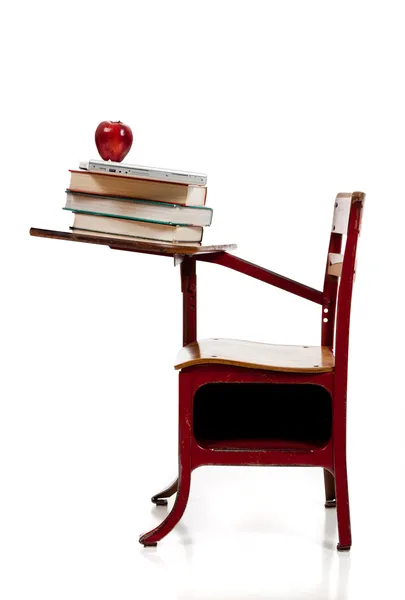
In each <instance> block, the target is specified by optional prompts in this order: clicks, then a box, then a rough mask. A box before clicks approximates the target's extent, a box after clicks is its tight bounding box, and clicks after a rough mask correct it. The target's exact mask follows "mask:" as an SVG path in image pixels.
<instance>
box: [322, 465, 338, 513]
mask: <svg viewBox="0 0 405 600" xmlns="http://www.w3.org/2000/svg"><path fill="white" fill-rule="evenodd" d="M323 477H324V480H325V499H326V502H325V508H335V506H336V490H335V478H334V476H333V475H332V473H331V472H330V471H328V470H327V469H324V470H323Z"/></svg>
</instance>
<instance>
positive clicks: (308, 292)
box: [196, 252, 325, 304]
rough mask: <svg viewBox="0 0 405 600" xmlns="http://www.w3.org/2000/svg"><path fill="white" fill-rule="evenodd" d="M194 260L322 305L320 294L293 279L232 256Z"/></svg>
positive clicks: (217, 255)
mask: <svg viewBox="0 0 405 600" xmlns="http://www.w3.org/2000/svg"><path fill="white" fill-rule="evenodd" d="M196 258H197V260H203V261H204V262H211V263H215V264H217V265H222V266H223V267H228V269H233V270H234V271H239V273H244V274H245V275H248V276H249V277H254V278H255V279H259V280H260V281H264V282H265V283H269V284H270V285H274V286H275V287H278V288H280V289H281V290H285V291H286V292H290V293H291V294H295V295H296V296H300V297H301V298H305V299H306V300H310V301H311V302H315V303H316V304H324V302H325V298H324V295H323V293H322V292H319V291H318V290H315V289H314V288H311V287H309V286H307V285H304V284H302V283H298V281H294V280H293V279H288V277H284V276H283V275H279V274H278V273H274V271H269V270H268V269H264V268H263V267H259V266H258V265H255V264H254V263H250V262H248V261H247V260H243V259H242V258H239V257H237V256H234V255H233V254H228V253H227V252H218V253H215V254H201V255H199V256H197V257H196Z"/></svg>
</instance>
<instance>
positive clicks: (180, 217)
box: [64, 170, 213, 246]
mask: <svg viewBox="0 0 405 600" xmlns="http://www.w3.org/2000/svg"><path fill="white" fill-rule="evenodd" d="M70 174H71V176H70V185H69V188H68V189H67V190H66V205H65V207H64V210H69V211H72V212H73V213H74V221H73V225H72V227H71V228H70V229H71V230H72V232H73V233H77V234H85V235H95V236H104V237H113V238H119V239H129V240H135V239H136V240H143V241H147V242H155V243H160V244H181V245H187V246H199V245H200V244H201V241H202V236H203V228H204V227H206V226H208V225H210V224H211V221H212V214H213V211H212V209H211V208H208V207H206V206H205V202H206V196H207V187H206V186H205V185H189V184H187V183H174V182H170V181H163V180H160V181H159V180H157V179H142V178H139V177H134V176H129V175H126V174H125V175H123V174H118V173H115V174H114V173H109V172H107V173H106V172H96V171H87V170H72V171H70Z"/></svg>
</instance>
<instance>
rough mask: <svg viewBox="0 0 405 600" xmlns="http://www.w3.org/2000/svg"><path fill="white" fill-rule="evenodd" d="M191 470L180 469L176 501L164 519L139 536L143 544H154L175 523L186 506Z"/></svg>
mask: <svg viewBox="0 0 405 600" xmlns="http://www.w3.org/2000/svg"><path fill="white" fill-rule="evenodd" d="M190 481H191V471H190V469H184V470H182V472H181V474H180V477H179V487H178V491H177V496H176V502H175V503H174V506H173V508H172V510H171V512H170V513H169V514H168V515H167V517H166V519H165V520H164V521H163V522H162V523H161V524H160V525H158V526H157V527H155V529H152V531H149V532H148V533H144V534H143V535H141V537H140V538H139V543H140V544H143V545H144V546H156V545H157V543H158V542H160V540H161V539H163V538H164V537H165V536H166V535H167V534H168V533H170V532H171V530H172V529H173V528H174V527H175V526H176V525H177V523H178V522H179V521H180V519H181V517H182V516H183V513H184V511H185V509H186V506H187V501H188V497H189V493H190Z"/></svg>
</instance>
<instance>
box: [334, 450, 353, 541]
mask: <svg viewBox="0 0 405 600" xmlns="http://www.w3.org/2000/svg"><path fill="white" fill-rule="evenodd" d="M335 485H336V509H337V521H338V532H339V543H338V545H337V549H338V550H350V546H351V545H352V534H351V529H350V507H349V488H348V481H347V468H346V461H343V462H342V463H341V464H340V465H335Z"/></svg>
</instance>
